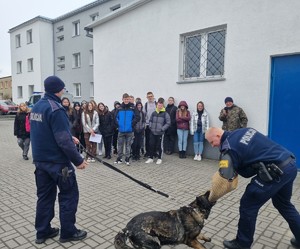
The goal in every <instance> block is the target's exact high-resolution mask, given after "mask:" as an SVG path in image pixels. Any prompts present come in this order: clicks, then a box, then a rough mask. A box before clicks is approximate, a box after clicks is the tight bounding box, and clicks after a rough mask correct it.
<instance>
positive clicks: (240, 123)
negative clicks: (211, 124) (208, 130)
mask: <svg viewBox="0 0 300 249" xmlns="http://www.w3.org/2000/svg"><path fill="white" fill-rule="evenodd" d="M225 105H226V106H225V107H224V108H223V109H222V110H221V112H220V116H219V119H220V120H221V121H222V122H223V125H222V129H223V130H225V131H233V130H236V129H239V128H246V127H247V123H248V118H247V115H246V113H245V112H244V110H243V109H242V108H241V107H238V106H237V105H235V104H233V99H232V98H231V97H226V98H225Z"/></svg>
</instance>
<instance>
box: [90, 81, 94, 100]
mask: <svg viewBox="0 0 300 249" xmlns="http://www.w3.org/2000/svg"><path fill="white" fill-rule="evenodd" d="M90 97H91V98H93V97H94V82H90Z"/></svg>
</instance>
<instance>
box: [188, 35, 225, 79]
mask: <svg viewBox="0 0 300 249" xmlns="http://www.w3.org/2000/svg"><path fill="white" fill-rule="evenodd" d="M225 36H226V31H225V30H224V29H222V30H217V31H209V32H203V33H194V34H192V35H186V36H184V37H183V38H184V39H183V44H184V45H183V46H184V49H183V52H184V54H183V79H184V80H186V79H207V78H216V77H217V78H221V77H223V75H224V54H225Z"/></svg>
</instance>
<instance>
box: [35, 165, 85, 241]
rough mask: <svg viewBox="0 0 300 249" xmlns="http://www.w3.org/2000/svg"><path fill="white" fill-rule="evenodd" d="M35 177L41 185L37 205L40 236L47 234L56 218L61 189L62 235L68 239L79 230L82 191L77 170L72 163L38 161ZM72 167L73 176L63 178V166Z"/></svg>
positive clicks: (70, 174)
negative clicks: (79, 208)
mask: <svg viewBox="0 0 300 249" xmlns="http://www.w3.org/2000/svg"><path fill="white" fill-rule="evenodd" d="M35 166H36V170H35V180H36V187H37V197H38V200H37V207H36V218H35V229H36V231H37V233H36V238H37V239H40V238H44V237H46V236H47V235H48V234H49V232H50V229H51V224H50V222H51V220H52V219H53V217H54V204H55V199H56V194H57V187H58V188H59V193H58V202H59V218H60V225H61V231H60V232H61V233H60V237H61V238H63V239H65V238H69V237H71V236H72V235H73V234H74V233H76V231H77V229H76V227H75V222H76V218H75V214H76V211H77V205H78V199H79V192H78V185H77V181H76V176H75V169H74V167H73V166H72V165H71V164H68V165H66V164H53V163H46V162H36V163H35ZM65 166H68V168H69V177H67V178H66V179H64V178H63V177H62V169H63V168H64V167H65Z"/></svg>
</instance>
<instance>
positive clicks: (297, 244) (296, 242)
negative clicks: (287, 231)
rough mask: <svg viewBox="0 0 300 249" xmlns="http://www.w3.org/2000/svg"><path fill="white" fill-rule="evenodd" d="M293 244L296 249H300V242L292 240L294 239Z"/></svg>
mask: <svg viewBox="0 0 300 249" xmlns="http://www.w3.org/2000/svg"><path fill="white" fill-rule="evenodd" d="M291 244H292V245H293V246H294V247H295V248H300V241H298V240H296V238H292V239H291Z"/></svg>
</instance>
